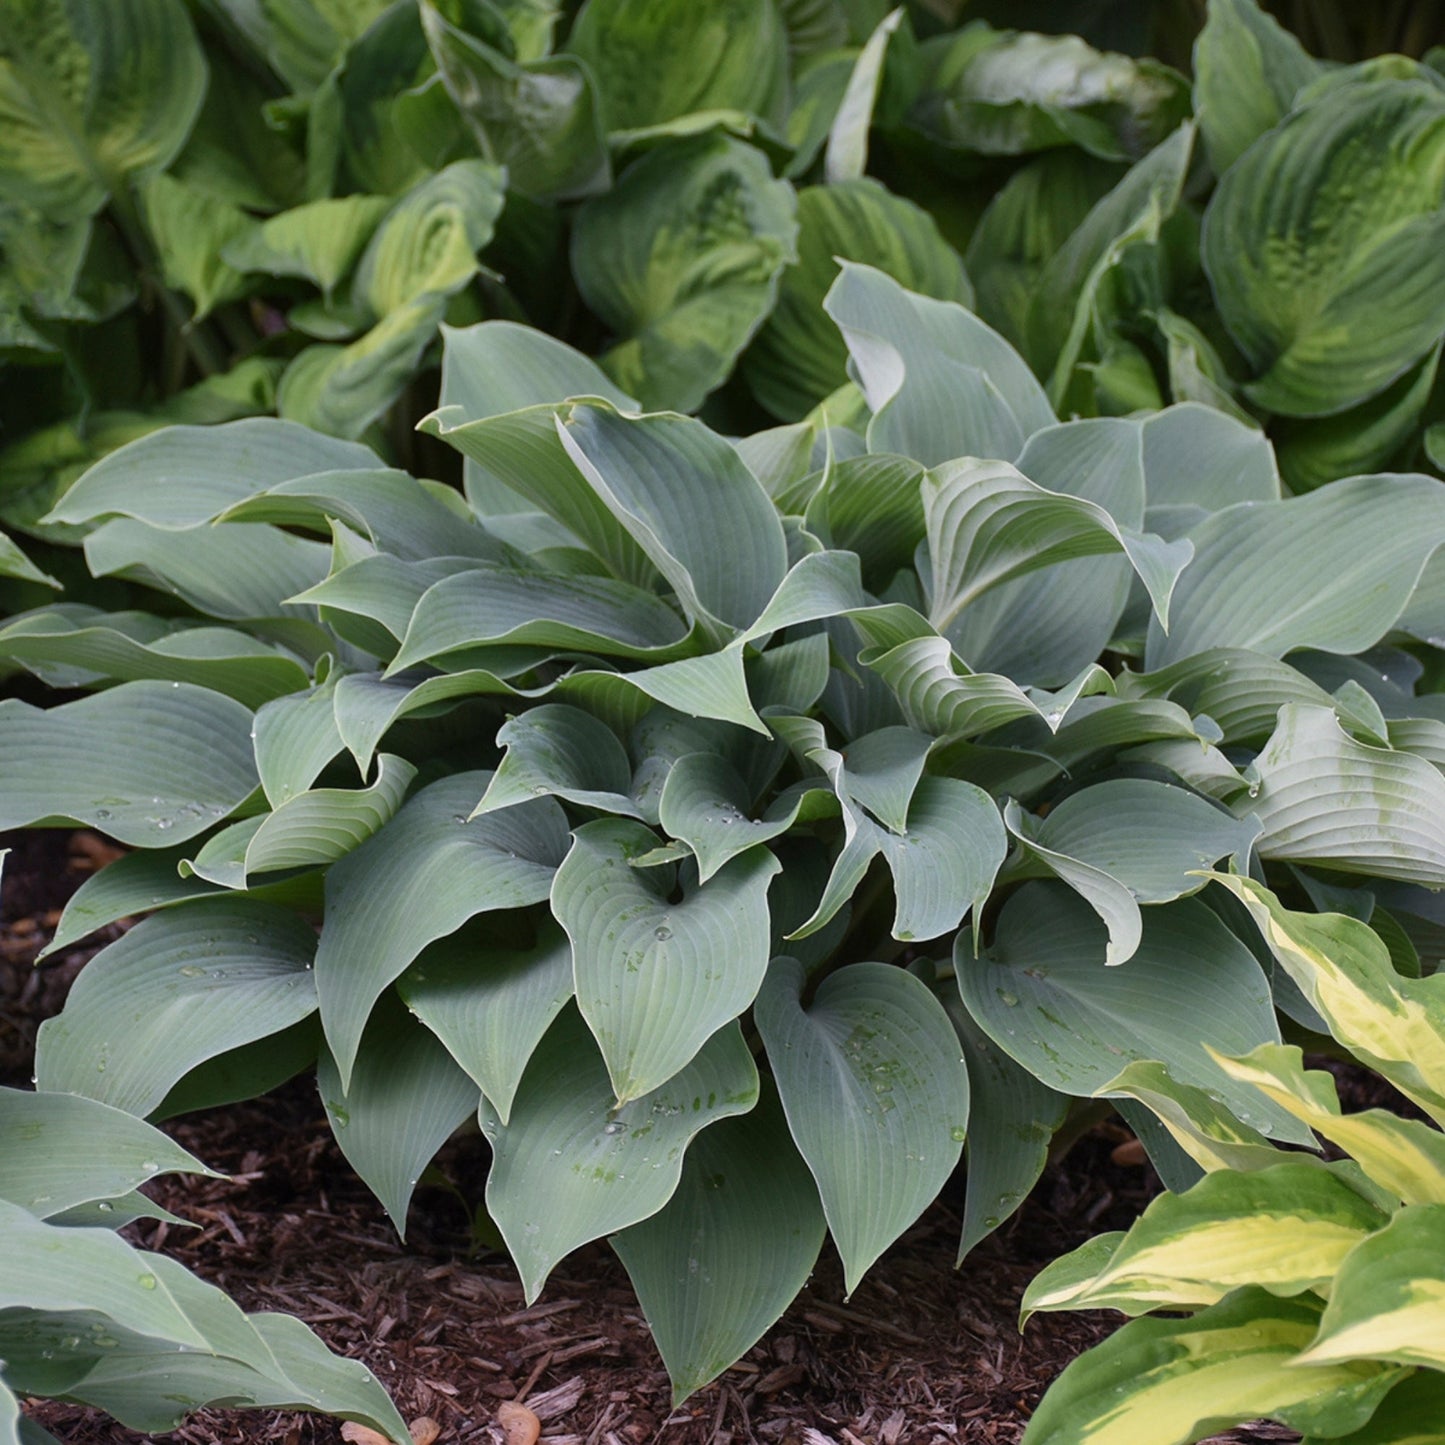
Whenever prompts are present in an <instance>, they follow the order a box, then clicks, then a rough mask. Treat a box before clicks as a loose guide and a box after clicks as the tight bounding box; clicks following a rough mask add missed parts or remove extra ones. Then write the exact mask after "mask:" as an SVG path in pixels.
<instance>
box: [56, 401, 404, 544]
mask: <svg viewBox="0 0 1445 1445" xmlns="http://www.w3.org/2000/svg"><path fill="white" fill-rule="evenodd" d="M383 465H384V463H383V462H382V460H381V458H380V457H378V456H377V455H376V453H375V452H373V451H371V450H370V449H369V448H367V447H363V446H359V445H357V444H356V443H355V442H344V441H337V440H335V439H333V438H332V437H327V436H322V435H320V434H319V433H317V432H313V431H309V430H308V429H307V428H305V427H302V426H298V425H297V424H296V423H295V422H289V421H279V420H277V419H276V418H275V417H269V416H268V417H248V418H246V419H245V420H242V421H233V422H227V423H225V424H224V425H222V426H173V427H167V428H166V429H165V430H164V431H158V432H152V433H151V434H150V435H148V436H143V437H140V438H138V439H137V440H136V441H133V442H131V443H130V444H129V445H127V446H123V447H120V448H118V449H117V450H116V451H113V452H111V453H110V454H109V455H108V456H106V457H103V458H102V459H101V460H100V461H98V462H97V463H96V464H95V465H94V466H93V467H91V468H90V470H89V471H87V472H86V473H85V475H84V476H82V477H81V478H80V480H79V481H77V482H76V483H75V485H74V486H73V487H71V489H70V490H69V491H68V492H67V493H66V494H65V496H64V497H63V498H62V499H61V501H60V503H59V505H58V506H56V508H55V510H54V511H53V512H52V513H51V514H50V516H49V517H48V518H47V519H46V520H47V521H51V522H70V523H81V522H93V521H97V520H99V519H100V518H102V517H108V516H120V517H134V518H135V519H137V520H138V521H142V522H149V523H150V524H151V525H153V526H157V527H168V528H182V527H194V526H197V525H198V524H199V523H201V522H207V521H209V520H210V519H211V518H212V517H215V516H218V515H219V514H220V513H221V512H223V511H224V510H225V509H226V508H227V507H229V506H232V505H233V504H235V503H236V502H242V501H245V500H246V498H247V497H251V496H254V495H255V494H256V493H257V492H259V491H264V490H265V489H266V488H267V487H269V486H274V485H275V484H276V483H278V482H285V481H290V480H291V479H292V478H294V477H304V476H310V475H312V474H313V473H316V472H333V471H362V470H365V469H367V468H369V467H381V466H383Z"/></svg>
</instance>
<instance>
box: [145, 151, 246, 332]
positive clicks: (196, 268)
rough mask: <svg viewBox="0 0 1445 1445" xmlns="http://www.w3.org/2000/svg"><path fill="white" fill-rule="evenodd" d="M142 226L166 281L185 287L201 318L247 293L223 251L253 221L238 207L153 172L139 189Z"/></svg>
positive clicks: (243, 281)
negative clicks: (141, 203)
mask: <svg viewBox="0 0 1445 1445" xmlns="http://www.w3.org/2000/svg"><path fill="white" fill-rule="evenodd" d="M142 199H143V204H144V207H145V217H146V225H147V226H148V228H149V230H150V233H151V238H152V239H153V241H154V242H155V247H156V250H157V252H158V253H159V254H160V261H161V271H162V274H163V275H164V277H165V280H166V284H167V285H168V286H172V287H174V288H175V289H176V290H178V291H184V292H185V293H186V295H187V296H189V297H190V298H191V300H192V301H193V302H194V303H195V307H196V314H195V316H194V318H193V319H194V320H196V321H200V320H202V319H203V318H204V317H206V316H208V315H209V314H210V313H211V312H212V311H214V310H215V308H216V307H217V306H219V305H221V303H222V302H225V301H234V300H235V299H236V298H237V297H238V296H242V295H244V294H245V291H246V279H245V277H244V276H242V275H241V273H240V272H239V271H238V270H236V268H235V267H233V266H231V265H230V264H229V263H228V262H227V261H226V260H225V259H223V257H222V255H221V252H222V250H223V249H224V248H225V247H226V246H227V245H228V244H229V243H230V242H232V241H234V240H235V239H236V238H238V237H240V236H244V235H245V234H246V233H247V232H248V231H249V230H250V229H251V227H252V226H253V225H254V224H255V223H254V222H253V221H252V220H251V218H250V217H249V216H248V215H247V214H246V213H245V212H244V211H243V210H241V208H240V207H239V206H233V205H232V204H231V203H230V202H229V201H222V200H217V199H216V198H215V197H214V196H207V195H204V194H202V193H201V192H199V191H194V190H192V189H191V188H190V187H189V186H186V185H183V184H182V183H181V182H180V181H178V180H175V179H173V178H172V177H171V176H167V175H158V176H152V177H151V178H150V179H149V180H148V181H147V182H146V184H145V188H144V191H143V192H142Z"/></svg>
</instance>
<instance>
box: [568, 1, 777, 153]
mask: <svg viewBox="0 0 1445 1445" xmlns="http://www.w3.org/2000/svg"><path fill="white" fill-rule="evenodd" d="M568 48H569V49H570V50H571V51H572V52H573V53H574V54H576V55H577V56H579V57H580V58H581V59H582V60H583V61H585V62H586V64H587V67H588V69H589V70H590V71H591V73H592V74H593V75H594V76H595V77H596V78H597V86H598V91H599V93H600V96H601V100H602V113H603V115H604V117H605V119H606V124H607V129H608V130H609V131H619V130H622V131H625V130H642V129H645V128H646V127H649V126H654V125H659V124H661V123H663V122H665V121H671V120H676V119H678V118H679V117H682V116H686V115H689V114H692V113H695V112H698V111H714V110H735V111H743V112H745V113H748V114H752V115H756V116H760V117H763V118H773V119H780V118H781V117H780V114H779V112H780V109H781V105H782V103H783V99H784V96H785V94H786V89H787V35H786V32H785V31H784V29H783V25H782V21H781V19H780V17H779V15H778V8H777V6H776V5H775V4H774V3H773V0H724V3H720V4H712V5H704V6H697V5H690V4H688V3H686V0H651V3H649V4H645V5H638V4H636V3H634V0H588V3H587V4H586V5H584V6H583V7H582V11H581V13H580V14H579V15H578V17H577V21H576V24H575V25H574V26H573V28H572V34H571V36H570V38H569V40H568ZM679 55H693V56H706V57H707V64H706V65H678V64H677V63H676V57H677V56H679Z"/></svg>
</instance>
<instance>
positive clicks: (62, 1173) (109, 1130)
mask: <svg viewBox="0 0 1445 1445" xmlns="http://www.w3.org/2000/svg"><path fill="white" fill-rule="evenodd" d="M0 1144H3V1148H0V1199H5V1200H9V1201H10V1202H11V1203H12V1204H18V1205H20V1206H21V1208H23V1209H28V1210H29V1211H30V1212H31V1213H32V1214H34V1215H35V1216H36V1218H37V1219H49V1218H51V1217H53V1216H54V1215H57V1214H62V1213H64V1212H65V1211H66V1210H68V1209H73V1208H75V1207H76V1206H77V1205H79V1204H89V1203H98V1204H99V1205H100V1206H101V1207H102V1210H103V1212H106V1211H104V1209H103V1207H104V1205H105V1204H107V1203H113V1201H115V1200H117V1199H119V1198H120V1197H121V1196H122V1195H125V1194H129V1193H131V1191H132V1190H135V1189H137V1188H139V1187H140V1185H142V1184H144V1183H145V1182H146V1180H148V1179H153V1178H155V1176H156V1175H158V1174H210V1175H211V1176H212V1177H213V1178H215V1177H218V1176H216V1175H215V1172H214V1171H213V1170H211V1169H207V1168H206V1166H205V1165H204V1164H202V1163H201V1161H200V1160H199V1159H197V1158H195V1157H194V1156H193V1155H191V1154H189V1153H187V1151H186V1150H184V1149H182V1148H181V1146H180V1145H179V1144H177V1143H175V1141H174V1140H172V1139H170V1138H168V1137H167V1136H166V1135H165V1134H162V1133H161V1131H160V1130H159V1129H156V1128H153V1127H152V1126H151V1125H149V1124H147V1123H145V1122H144V1121H143V1120H140V1119H137V1118H136V1117H135V1116H134V1115H132V1114H128V1113H125V1112H124V1111H122V1110H120V1109H116V1108H112V1107H111V1106H110V1105H109V1104H101V1103H98V1102H97V1101H96V1100H94V1099H87V1098H81V1097H78V1096H76V1095H75V1094H57V1093H22V1092H21V1091H20V1090H19V1089H0Z"/></svg>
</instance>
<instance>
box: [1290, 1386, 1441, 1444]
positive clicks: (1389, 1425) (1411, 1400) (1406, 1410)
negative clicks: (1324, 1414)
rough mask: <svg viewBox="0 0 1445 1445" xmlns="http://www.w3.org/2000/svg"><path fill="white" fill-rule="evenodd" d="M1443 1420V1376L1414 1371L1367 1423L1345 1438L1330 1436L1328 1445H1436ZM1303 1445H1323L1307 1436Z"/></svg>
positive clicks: (1319, 1437) (1318, 1438)
mask: <svg viewBox="0 0 1445 1445" xmlns="http://www.w3.org/2000/svg"><path fill="white" fill-rule="evenodd" d="M1441 1420H1445V1375H1442V1374H1441V1372H1440V1371H1439V1370H1416V1371H1415V1372H1414V1374H1412V1375H1407V1376H1406V1377H1405V1379H1404V1380H1402V1381H1401V1382H1400V1383H1399V1384H1398V1385H1396V1386H1395V1388H1394V1389H1393V1390H1391V1391H1390V1393H1389V1394H1388V1395H1386V1396H1385V1400H1384V1403H1383V1404H1382V1405H1381V1406H1380V1408H1379V1409H1378V1410H1376V1411H1375V1413H1374V1414H1373V1415H1371V1416H1370V1419H1369V1422H1368V1423H1367V1424H1365V1425H1362V1426H1361V1427H1360V1428H1359V1429H1358V1430H1353V1431H1351V1432H1350V1433H1349V1434H1348V1435H1331V1436H1330V1445H1439V1442H1440V1439H1441V1432H1440V1421H1441ZM1304 1445H1326V1442H1325V1437H1324V1436H1322V1435H1311V1436H1309V1437H1308V1438H1307V1439H1306V1440H1305V1441H1304Z"/></svg>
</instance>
